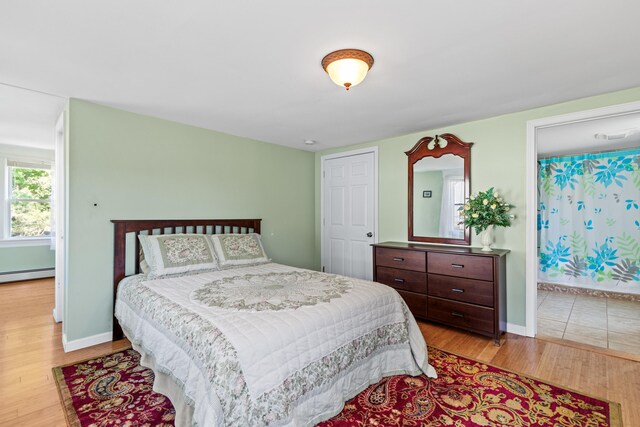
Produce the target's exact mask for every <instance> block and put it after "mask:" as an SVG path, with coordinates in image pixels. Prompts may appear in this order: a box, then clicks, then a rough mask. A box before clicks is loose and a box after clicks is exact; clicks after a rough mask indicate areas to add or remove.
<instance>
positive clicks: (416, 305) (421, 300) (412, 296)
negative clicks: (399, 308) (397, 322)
mask: <svg viewBox="0 0 640 427" xmlns="http://www.w3.org/2000/svg"><path fill="white" fill-rule="evenodd" d="M396 291H397V292H398V293H399V294H400V296H401V297H402V299H403V300H404V302H406V303H407V307H409V311H411V313H412V314H413V315H414V317H419V318H422V319H425V318H426V317H427V296H426V295H421V294H416V293H414V292H405V291H400V290H397V289H396Z"/></svg>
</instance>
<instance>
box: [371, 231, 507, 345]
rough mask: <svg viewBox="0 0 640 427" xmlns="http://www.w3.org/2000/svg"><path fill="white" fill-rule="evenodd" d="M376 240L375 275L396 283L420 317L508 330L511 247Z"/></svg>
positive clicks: (496, 332) (491, 331)
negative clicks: (480, 246) (507, 275)
mask: <svg viewBox="0 0 640 427" xmlns="http://www.w3.org/2000/svg"><path fill="white" fill-rule="evenodd" d="M372 246H373V280H374V281H377V282H380V283H384V284H386V285H389V286H391V287H393V288H395V289H396V290H397V291H398V293H400V295H402V297H403V298H404V300H405V301H406V303H407V305H408V306H409V309H410V310H411V312H412V313H413V315H414V316H415V317H416V318H419V319H426V320H431V321H434V322H438V323H443V324H446V325H450V326H456V327H459V328H462V329H466V330H469V331H472V332H476V333H479V334H483V335H488V336H491V337H493V338H494V340H495V342H496V345H500V335H501V333H502V332H504V331H506V324H507V306H506V257H507V253H508V252H509V251H508V250H502V249H495V250H493V251H491V252H483V251H481V250H480V249H475V248H469V247H454V246H439V245H428V244H418V243H401V242H385V243H377V244H374V245H372Z"/></svg>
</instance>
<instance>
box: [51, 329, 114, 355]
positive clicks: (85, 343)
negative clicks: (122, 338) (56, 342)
mask: <svg viewBox="0 0 640 427" xmlns="http://www.w3.org/2000/svg"><path fill="white" fill-rule="evenodd" d="M108 341H111V332H104V333H102V334H97V335H92V336H90V337H86V338H80V339H78V340H73V341H67V334H62V347H63V348H64V352H65V353H69V352H70V351H76V350H80V349H81V348H86V347H91V346H92V345H97V344H102V343H105V342H108Z"/></svg>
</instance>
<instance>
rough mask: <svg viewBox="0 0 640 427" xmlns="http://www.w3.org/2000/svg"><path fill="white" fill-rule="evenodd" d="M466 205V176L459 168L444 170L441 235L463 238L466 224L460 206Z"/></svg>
mask: <svg viewBox="0 0 640 427" xmlns="http://www.w3.org/2000/svg"><path fill="white" fill-rule="evenodd" d="M462 205H464V177H463V176H461V175H460V172H459V171H457V170H450V171H443V188H442V210H441V212H440V236H443V237H448V238H453V239H463V238H464V224H463V223H462V217H461V216H460V211H458V208H459V207H460V206H462Z"/></svg>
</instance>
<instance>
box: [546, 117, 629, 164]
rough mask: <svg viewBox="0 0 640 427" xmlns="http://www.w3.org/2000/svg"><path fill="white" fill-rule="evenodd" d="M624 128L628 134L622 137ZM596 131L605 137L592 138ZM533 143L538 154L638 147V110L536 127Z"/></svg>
mask: <svg viewBox="0 0 640 427" xmlns="http://www.w3.org/2000/svg"><path fill="white" fill-rule="evenodd" d="M625 131H629V132H628V133H629V136H627V137H626V138H623V137H622V136H623V135H624V134H625ZM596 134H602V135H608V137H609V139H606V138H596V137H595V136H596ZM536 143H537V152H538V157H549V156H557V155H562V154H582V153H595V152H600V151H609V150H622V149H625V148H632V147H633V148H635V147H640V112H638V111H635V112H632V113H628V114H621V115H617V116H612V117H602V118H597V119H591V120H585V121H579V122H575V123H569V124H563V125H560V126H553V127H547V128H542V129H538V130H537V135H536Z"/></svg>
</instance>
